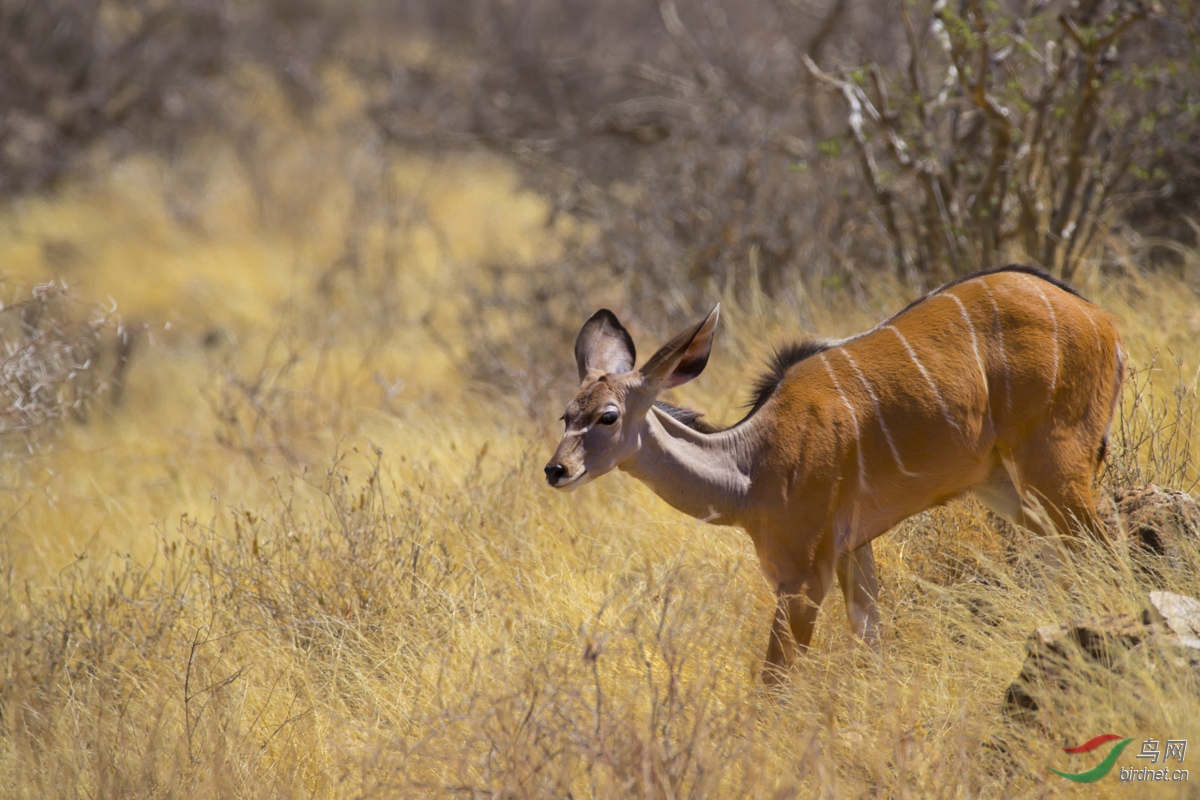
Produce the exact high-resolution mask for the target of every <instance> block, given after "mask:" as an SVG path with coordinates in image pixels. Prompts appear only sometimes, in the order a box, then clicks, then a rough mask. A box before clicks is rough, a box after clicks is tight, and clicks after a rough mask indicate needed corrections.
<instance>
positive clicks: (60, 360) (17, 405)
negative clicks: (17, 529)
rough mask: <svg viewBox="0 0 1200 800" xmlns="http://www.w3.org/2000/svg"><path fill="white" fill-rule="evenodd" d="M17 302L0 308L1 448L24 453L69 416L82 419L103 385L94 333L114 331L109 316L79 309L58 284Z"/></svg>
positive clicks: (29, 293)
mask: <svg viewBox="0 0 1200 800" xmlns="http://www.w3.org/2000/svg"><path fill="white" fill-rule="evenodd" d="M18 298H19V299H17V300H16V301H15V302H10V303H9V304H7V305H0V347H2V348H3V352H2V353H0V358H2V359H3V360H2V361H0V447H4V448H8V447H12V446H13V445H14V444H15V443H17V442H20V443H21V444H23V445H24V446H25V447H31V446H32V445H33V443H34V441H35V440H36V437H37V436H39V435H40V434H42V433H44V432H45V431H47V430H48V429H49V428H50V427H51V426H52V424H53V423H55V422H57V421H59V420H61V419H63V418H64V417H65V416H67V415H68V414H70V415H73V416H75V418H77V419H83V418H85V416H86V414H87V407H88V403H89V402H90V401H91V399H92V398H94V397H95V396H96V395H97V394H99V393H100V392H101V391H102V390H103V389H105V388H106V386H107V385H108V376H106V375H104V374H103V373H102V371H101V369H100V367H99V359H100V354H101V334H102V333H104V332H106V331H109V330H113V329H115V328H116V327H117V326H116V324H115V322H114V317H113V315H112V313H111V312H100V311H98V310H97V309H95V308H91V307H88V306H84V305H83V304H81V303H79V302H78V301H75V300H73V299H72V298H71V296H70V294H69V292H68V291H67V289H66V287H65V286H62V285H59V284H52V283H51V284H42V285H40V286H34V287H32V289H29V290H28V291H27V292H26V291H20V293H19V294H18ZM81 317H83V319H80V318H81ZM123 334H124V331H121V330H118V336H121V335H123Z"/></svg>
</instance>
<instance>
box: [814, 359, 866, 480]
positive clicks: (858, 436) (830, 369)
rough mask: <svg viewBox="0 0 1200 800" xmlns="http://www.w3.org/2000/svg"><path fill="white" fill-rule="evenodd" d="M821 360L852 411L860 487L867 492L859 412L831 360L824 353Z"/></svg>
mask: <svg viewBox="0 0 1200 800" xmlns="http://www.w3.org/2000/svg"><path fill="white" fill-rule="evenodd" d="M820 358H821V364H822V365H823V366H824V367H825V371H826V372H827V373H829V380H831V381H833V388H835V389H837V391H838V394H839V395H841V398H842V402H843V403H844V404H845V405H846V408H847V409H848V410H849V411H850V421H851V422H852V423H854V440H855V447H854V449H855V451H856V452H857V453H858V487H859V489H861V490H864V491H865V490H866V488H867V462H866V461H865V460H864V459H863V448H862V429H861V428H860V427H859V425H858V412H857V411H855V410H854V404H853V403H851V402H850V398H848V397H846V393H845V392H844V391H842V384H841V383H839V382H838V379H837V375H835V374H834V372H833V367H831V366H829V359H827V358H825V354H824V353H821V356H820Z"/></svg>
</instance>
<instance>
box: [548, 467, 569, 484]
mask: <svg viewBox="0 0 1200 800" xmlns="http://www.w3.org/2000/svg"><path fill="white" fill-rule="evenodd" d="M545 471H546V483H548V484H550V485H551V486H553V485H554V484H556V483H558V479H559V478H561V477H562V476H563V475H565V474H566V472H567V468H566V467H564V466H563V465H562V464H547V465H546V470H545Z"/></svg>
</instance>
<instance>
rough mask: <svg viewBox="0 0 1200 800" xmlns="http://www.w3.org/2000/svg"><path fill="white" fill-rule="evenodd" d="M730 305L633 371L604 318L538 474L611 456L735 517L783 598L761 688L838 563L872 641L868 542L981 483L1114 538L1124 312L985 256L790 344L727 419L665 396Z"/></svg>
mask: <svg viewBox="0 0 1200 800" xmlns="http://www.w3.org/2000/svg"><path fill="white" fill-rule="evenodd" d="M719 315H720V305H717V306H716V307H715V308H713V310H712V312H711V313H709V315H708V316H707V317H705V319H704V320H703V321H701V322H700V323H699V324H698V325H695V326H694V327H691V328H688V329H687V330H685V331H683V332H682V333H680V334H679V335H678V336H676V337H675V338H673V339H671V340H670V341H669V342H667V344H665V345H663V347H662V348H661V349H659V350H658V352H656V353H655V354H654V355H653V356H651V357H650V359H649V360H648V361H646V363H645V364H643V365H642V366H641V367H640V368H637V369H635V367H634V364H635V360H636V351H635V349H634V344H633V339H632V337H631V336H630V335H629V332H628V331H626V330H625V328H624V326H622V325H621V323H620V322H619V321H618V320H617V318H616V316H615V315H614V314H613V313H612V312H611V311H609V310H607V309H601V310H600V311H597V312H596V313H595V314H593V315H592V317H591V318H590V319H588V321H587V322H586V323H584V325H583V328H582V329H581V330H580V331H579V335H578V337H577V338H576V341H575V361H576V365H577V367H578V370H579V379H580V381H581V386H580V389H579V393H578V394H577V395H576V396H575V399H573V400H572V401H571V402H570V404H568V405H567V408H566V413H565V414H564V415H563V420H564V421H565V423H566V430H565V432H564V433H563V437H562V441H561V442H560V443H559V445H558V449H557V450H556V451H555V453H554V457H553V458H551V459H550V462H549V463H548V464H547V465H546V467H545V473H546V479H547V481H548V482H549V484H550V485H551V486H552V487H554V488H556V489H563V490H574V489H578V488H579V487H580V486H583V485H584V484H586V483H588V482H589V481H592V480H595V479H596V478H598V477H600V476H601V475H603V474H605V473H606V472H610V471H612V470H613V469H614V468H617V469H620V470H622V471H623V472H626V473H628V474H630V475H632V476H633V477H635V478H637V479H639V480H641V481H642V482H644V483H645V484H646V485H647V486H649V487H650V488H651V489H652V490H653V491H654V492H655V493H656V494H657V495H658V496H659V497H661V498H662V499H663V500H665V501H666V502H667V503H668V504H670V505H671V506H673V507H674V508H676V509H677V510H679V511H682V512H683V513H685V514H689V515H691V516H693V517H696V518H699V519H701V520H704V521H707V522H711V523H715V524H719V525H732V526H738V527H741V528H743V529H744V530H745V531H746V532H747V533H748V534H749V536H750V539H751V540H752V542H753V543H754V549H755V552H756V553H757V555H758V559H759V562H760V565H761V568H762V572H763V574H764V575H765V577H766V579H767V581H768V582H769V583H770V585H771V586H772V588H773V589H774V590H775V593H776V596H777V601H778V602H777V606H776V611H775V617H774V621H773V623H772V626H771V633H770V638H769V643H768V647H767V654H766V664H765V666H764V669H763V675H762V676H763V679H764V680H765V681H767V682H768V683H775V682H778V681H779V680H781V679H782V677H783V676H784V675H785V674H786V672H787V670H788V669H789V667H790V666H791V665H792V664H793V662H794V661H795V659H796V656H797V654H798V653H799V652H803V651H805V650H807V649H808V646H809V642H810V641H811V638H812V633H813V626H814V624H815V622H816V617H817V610H818V609H819V607H820V605H821V602H822V601H823V600H824V598H825V595H826V593H827V592H828V590H829V589H830V586H831V584H832V578H833V576H834V575H836V576H837V579H838V582H839V583H840V584H841V590H842V593H843V595H844V597H845V601H846V611H847V615H848V617H849V622H850V627H851V630H852V631H853V632H854V633H855V634H856V635H857V636H858V637H860V638H861V639H863V640H865V641H866V642H867V643H869V644H870V645H871V646H872V647H876V648H877V647H878V637H879V612H878V609H877V608H876V605H875V599H876V596H877V594H878V583H877V579H876V575H875V559H874V554H873V552H872V548H871V542H872V540H873V539H875V538H876V537H877V536H880V535H881V534H883V533H885V532H887V531H888V530H889V529H890V528H892V527H893V526H895V525H896V524H897V523H899V522H900V521H901V520H903V519H905V518H906V517H909V516H911V515H913V514H916V513H919V512H921V511H924V510H926V509H928V508H931V507H933V506H937V505H940V504H943V503H945V502H947V501H949V500H950V499H952V498H955V497H957V496H960V495H963V494H964V493H966V492H972V493H974V494H975V496H976V497H978V498H979V499H980V500H981V501H982V502H983V503H984V504H985V505H986V506H987V507H988V508H990V509H991V510H992V511H994V512H995V513H996V514H998V515H999V516H1001V517H1003V518H1005V519H1007V520H1009V521H1010V522H1013V523H1014V524H1017V525H1021V526H1023V527H1025V528H1028V529H1030V530H1032V531H1034V532H1035V533H1040V534H1046V535H1049V534H1055V533H1058V534H1064V535H1066V534H1070V535H1072V536H1078V535H1079V534H1081V533H1085V532H1086V533H1088V534H1091V535H1093V536H1096V537H1099V538H1101V539H1104V538H1105V536H1106V534H1105V532H1104V528H1103V526H1102V525H1101V523H1100V522H1099V520H1098V519H1097V516H1096V510H1095V505H1094V503H1093V495H1092V480H1093V478H1094V476H1095V473H1096V471H1097V469H1098V468H1099V466H1100V463H1101V461H1102V459H1103V458H1104V453H1105V449H1106V447H1107V437H1108V431H1109V427H1110V425H1111V422H1112V418H1113V413H1114V410H1115V407H1116V403H1117V400H1118V397H1119V394H1120V391H1121V385H1122V381H1123V376H1124V360H1125V354H1124V350H1123V348H1122V344H1121V338H1120V334H1119V333H1118V332H1117V329H1116V327H1115V325H1114V324H1113V320H1112V318H1111V317H1110V316H1109V315H1108V314H1107V313H1106V312H1105V311H1103V310H1102V309H1100V308H1099V307H1097V306H1095V305H1093V304H1092V303H1090V302H1089V301H1087V300H1086V299H1084V298H1083V296H1082V295H1080V294H1079V293H1078V292H1076V291H1075V290H1074V289H1073V288H1071V287H1070V286H1068V285H1067V284H1066V283H1063V282H1062V281H1060V280H1058V279H1056V278H1054V277H1052V276H1051V275H1049V274H1048V273H1046V272H1044V271H1042V270H1040V269H1038V268H1036V267H1028V266H1020V265H1010V266H1007V267H1001V268H998V269H992V270H987V271H984V272H979V273H975V274H973V275H969V276H967V277H965V278H962V279H959V280H957V281H954V282H952V283H948V284H946V285H945V286H942V287H941V288H939V289H937V290H935V291H933V292H931V293H930V294H928V295H926V296H924V297H922V298H921V299H919V300H916V301H914V302H913V303H911V304H909V305H908V306H907V307H906V308H904V309H903V310H901V311H900V312H899V313H897V314H895V315H894V316H892V317H891V318H889V319H887V320H885V321H883V322H881V323H880V324H878V325H876V326H875V327H874V328H872V329H870V330H868V331H866V332H865V333H860V334H858V335H856V336H852V337H850V338H847V339H842V340H840V341H808V342H803V343H800V344H794V345H791V346H789V347H786V348H784V349H782V350H780V351H777V352H776V354H775V356H774V358H773V359H772V361H771V363H770V366H769V369H768V370H767V371H766V373H765V374H764V375H762V376H761V377H760V378H759V379H758V381H757V383H756V384H755V385H754V393H753V401H752V403H751V405H750V410H749V413H747V414H746V416H745V418H744V419H742V420H741V421H740V422H738V423H737V424H735V425H732V426H729V427H726V428H721V427H718V426H714V425H710V424H708V423H707V422H706V421H705V420H703V419H702V418H701V416H702V415H701V414H699V413H698V412H695V411H691V410H688V409H682V408H678V407H675V406H672V405H670V404H668V403H666V402H664V401H661V400H659V399H658V397H659V394H660V393H662V392H664V391H666V390H668V389H671V388H674V387H676V386H680V385H682V384H684V383H687V382H688V381H690V380H692V379H693V378H695V377H697V376H698V375H699V374H700V373H701V372H702V371H703V370H704V367H705V366H706V365H707V363H708V358H709V353H710V352H711V350H712V343H713V334H714V332H715V331H716V327H717V320H718V318H719ZM1068 541H1069V542H1076V543H1077V541H1078V540H1077V539H1070V538H1068Z"/></svg>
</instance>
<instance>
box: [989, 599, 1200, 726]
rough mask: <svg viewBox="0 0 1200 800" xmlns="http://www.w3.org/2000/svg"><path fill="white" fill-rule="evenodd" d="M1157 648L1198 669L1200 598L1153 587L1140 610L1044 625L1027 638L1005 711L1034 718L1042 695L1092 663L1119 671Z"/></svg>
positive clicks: (1063, 686)
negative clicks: (1135, 613) (1064, 623)
mask: <svg viewBox="0 0 1200 800" xmlns="http://www.w3.org/2000/svg"><path fill="white" fill-rule="evenodd" d="M1147 650H1153V651H1154V652H1156V653H1158V654H1159V655H1161V656H1162V657H1165V658H1167V659H1168V660H1169V661H1170V662H1172V663H1174V664H1176V665H1178V666H1181V667H1182V666H1190V667H1192V668H1195V669H1200V600H1197V599H1196V598H1194V597H1188V596H1187V595H1182V594H1175V593H1173V592H1151V593H1150V607H1149V608H1147V609H1146V610H1145V611H1144V612H1143V613H1142V614H1141V615H1136V616H1135V615H1132V614H1112V615H1106V616H1103V617H1096V618H1094V619H1090V620H1084V621H1082V622H1073V623H1070V624H1066V625H1046V626H1043V627H1041V628H1038V629H1037V630H1035V631H1034V632H1033V633H1032V634H1031V635H1030V637H1029V639H1028V640H1027V641H1026V643H1025V653H1026V657H1025V663H1024V665H1022V667H1021V672H1020V674H1019V675H1018V676H1017V679H1016V680H1014V681H1013V682H1012V684H1010V685H1009V687H1008V690H1007V691H1006V692H1005V694H1004V713H1005V715H1006V716H1007V717H1008V718H1009V719H1012V720H1015V721H1021V722H1033V721H1034V720H1035V719H1036V715H1037V712H1038V710H1039V709H1040V707H1041V703H1040V702H1039V697H1044V696H1045V695H1046V693H1048V692H1049V693H1055V692H1061V691H1063V690H1065V689H1066V688H1067V687H1068V685H1069V683H1070V681H1069V679H1070V677H1071V676H1072V675H1073V674H1075V673H1077V672H1079V671H1081V669H1084V668H1087V667H1089V666H1098V667H1101V668H1104V669H1108V670H1111V671H1113V672H1116V673H1120V672H1121V671H1122V670H1123V669H1124V666H1125V663H1126V662H1127V660H1128V659H1129V658H1130V657H1131V656H1132V655H1134V654H1137V653H1144V652H1146V651H1147Z"/></svg>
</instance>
